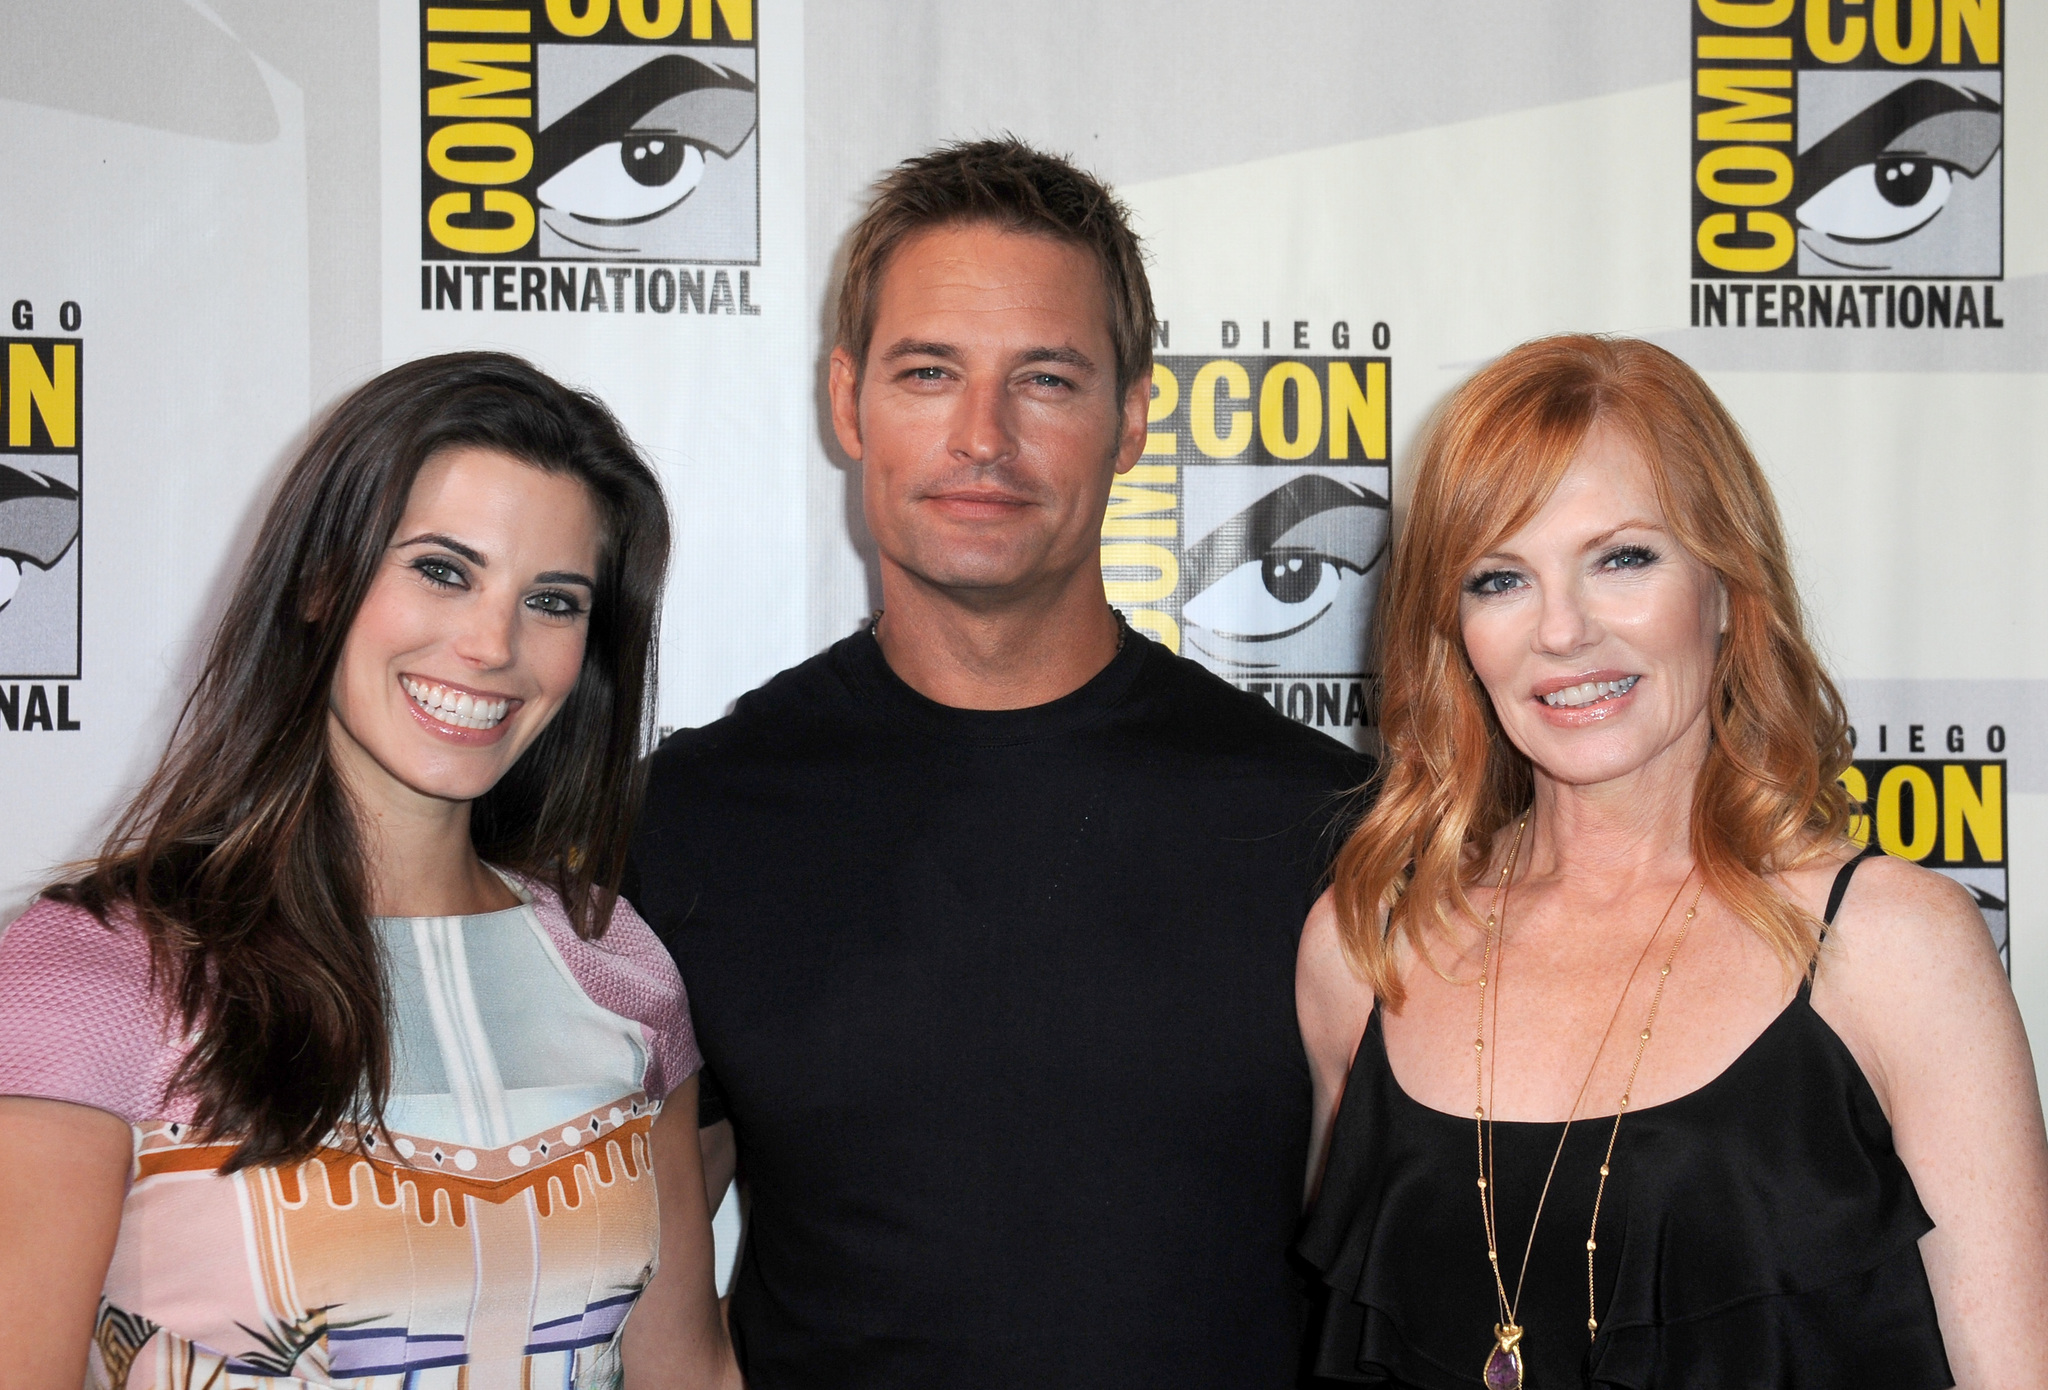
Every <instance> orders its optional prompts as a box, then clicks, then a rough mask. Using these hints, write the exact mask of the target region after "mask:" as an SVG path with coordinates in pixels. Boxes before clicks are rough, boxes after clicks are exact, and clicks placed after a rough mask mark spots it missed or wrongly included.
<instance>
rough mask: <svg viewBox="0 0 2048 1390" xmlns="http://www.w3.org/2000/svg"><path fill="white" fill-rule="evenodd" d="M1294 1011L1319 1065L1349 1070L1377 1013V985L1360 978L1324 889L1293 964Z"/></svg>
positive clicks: (1331, 896)
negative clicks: (1354, 1052) (1367, 1024)
mask: <svg viewBox="0 0 2048 1390" xmlns="http://www.w3.org/2000/svg"><path fill="white" fill-rule="evenodd" d="M1294 997H1295V1011H1296V1013H1297V1014H1298V1015H1299V1017H1300V1020H1301V1037H1302V1042H1303V1044H1304V1045H1305V1046H1306V1047H1307V1048H1308V1050H1309V1053H1310V1056H1311V1058H1312V1059H1313V1060H1315V1061H1317V1062H1318V1063H1325V1062H1327V1063H1333V1064H1335V1065H1337V1066H1339V1067H1342V1068H1348V1067H1349V1066H1350V1063H1351V1053H1352V1050H1353V1049H1354V1048H1356V1047H1357V1046H1358V1039H1359V1035H1360V1034H1362V1033H1363V1032H1364V1031H1365V1021H1366V1019H1367V1018H1368V1017H1370V1016H1371V1014H1372V1005H1373V996H1372V987H1371V986H1370V985H1368V984H1367V983H1366V982H1365V980H1364V979H1363V978H1362V977H1360V975H1359V974H1358V971H1357V970H1356V969H1355V968H1354V967H1353V966H1352V964H1351V957H1350V956H1349V955H1348V954H1347V953H1346V952H1345V950H1344V937H1343V932H1342V929H1341V926H1340V924H1339V921H1338V917H1337V903H1336V898H1335V896H1334V894H1333V893H1331V892H1329V891H1327V890H1326V891H1325V892H1324V893H1323V895H1322V896H1321V897H1320V898H1318V899H1316V905H1315V906H1314V907H1313V908H1311V909H1309V914H1308V920H1307V921H1306V922H1305V923H1303V924H1302V928H1301V948H1300V951H1299V952H1298V953H1297V955H1296V956H1295V963H1294Z"/></svg>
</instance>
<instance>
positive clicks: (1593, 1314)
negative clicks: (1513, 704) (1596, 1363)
mask: <svg viewBox="0 0 2048 1390" xmlns="http://www.w3.org/2000/svg"><path fill="white" fill-rule="evenodd" d="M1528 824H1529V822H1528V819H1527V818H1526V817H1524V818H1523V820H1522V822H1521V824H1520V825H1518V826H1516V827H1515V843H1514V847H1513V848H1512V849H1511V850H1509V852H1508V862H1507V864H1506V866H1505V867H1503V868H1502V869H1501V875H1500V879H1499V881H1498V882H1497V883H1495V885H1494V890H1493V904H1492V909H1491V910H1490V911H1489V912H1488V913H1487V916H1486V943H1485V946H1484V948H1483V951H1482V954H1481V956H1480V966H1479V1020H1478V1023H1477V1024H1476V1026H1475V1027H1474V1030H1473V1031H1474V1036H1473V1039H1472V1055H1473V1061H1472V1070H1473V1079H1472V1088H1473V1102H1474V1103H1473V1109H1472V1116H1473V1129H1474V1131H1475V1135H1476V1138H1477V1142H1478V1147H1479V1214H1480V1218H1481V1220H1482V1221H1483V1222H1484V1224H1485V1229H1486V1259H1487V1263H1488V1264H1489V1265H1490V1266H1491V1267H1492V1269H1493V1287H1494V1294H1495V1297H1496V1299H1497V1301H1498V1303H1499V1305H1500V1314H1501V1320H1500V1321H1499V1322H1498V1323H1495V1324H1494V1328H1493V1342H1494V1345H1493V1350H1491V1351H1490V1352H1488V1353H1487V1356H1486V1368H1485V1371H1484V1372H1483V1374H1482V1376H1481V1379H1482V1381H1483V1382H1484V1384H1485V1385H1486V1387H1487V1390H1521V1386H1522V1347H1521V1343H1522V1332H1523V1329H1522V1328H1521V1326H1520V1325H1519V1324H1518V1323H1517V1322H1516V1321H1515V1311H1516V1309H1518V1308H1519V1307H1520V1306H1521V1302H1522V1286H1523V1284H1524V1283H1525V1282H1526V1281H1527V1280H1528V1277H1529V1254H1530V1252H1531V1251H1532V1250H1534V1249H1535V1248H1536V1226H1537V1223H1538V1222H1540V1221H1541V1220H1542V1219H1543V1203H1544V1202H1545V1200H1546V1199H1548V1197H1549V1196H1550V1183H1551V1179H1553V1178H1554V1177H1556V1176H1557V1164H1558V1160H1559V1159H1560V1158H1562V1157H1563V1156H1564V1143H1565V1140H1566V1138H1568V1137H1569V1136H1570V1134H1571V1132H1572V1120H1573V1117H1574V1116H1576V1115H1577V1114H1578V1112H1579V1106H1580V1104H1581V1103H1582V1102H1583V1101H1584V1100H1585V1098H1586V1090H1587V1088H1588V1087H1589V1086H1591V1085H1592V1084H1593V1072H1594V1071H1595V1070H1596V1069H1597V1068H1598V1067H1599V1065H1600V1054H1601V1053H1602V1052H1604V1051H1606V1049H1607V1039H1608V1038H1609V1037H1611V1036H1612V1035H1613V1033H1614V1025H1615V1024H1616V1023H1617V1022H1619V1021H1620V1019H1621V1010H1622V1006H1623V1005H1625V1004H1626V1003H1627V1002H1628V994H1629V990H1630V989H1631V988H1633V987H1634V985H1635V982H1636V976H1637V974H1638V973H1640V972H1641V970H1642V968H1643V962H1644V961H1645V960H1646V959H1648V958H1649V954H1650V947H1651V946H1653V945H1654V944H1656V940H1657V937H1658V936H1659V935H1660V934H1661V933H1662V932H1663V930H1664V924H1665V922H1667V921H1669V920H1670V918H1671V910H1672V909H1673V908H1675V907H1677V906H1678V899H1679V897H1680V896H1681V895H1682V894H1683V893H1684V892H1685V885H1686V882H1687V881H1688V880H1690V879H1691V878H1692V874H1691V872H1690V871H1688V872H1687V873H1686V876H1685V878H1684V879H1681V880H1679V884H1678V889H1677V891H1676V892H1674V893H1673V894H1672V895H1671V901H1670V902H1669V903H1668V904H1666V905H1665V908H1664V914H1663V916H1661V917H1659V918H1658V919H1657V926H1656V929H1655V930H1653V931H1652V932H1651V933H1650V936H1649V940H1647V941H1645V942H1644V943H1643V949H1642V951H1641V952H1640V953H1639V954H1638V955H1637V956H1636V963H1635V965H1634V966H1632V967H1631V968H1630V970H1629V972H1628V979H1627V980H1626V981H1625V982H1623V984H1622V987H1621V997H1620V998H1619V999H1617V1000H1616V1001H1615V1004H1614V1013H1613V1015H1612V1016H1611V1017H1610V1018H1609V1019H1608V1020H1607V1029H1606V1031H1605V1032H1603V1033H1602V1034H1601V1035H1600V1046H1599V1047H1597V1048H1595V1049H1594V1051H1593V1061H1592V1064H1591V1065H1590V1066H1588V1067H1587V1068H1586V1079H1585V1080H1584V1081H1582V1082H1580V1083H1579V1092H1578V1094H1577V1095H1576V1096H1574V1097H1573V1099H1572V1108H1571V1112H1570V1113H1569V1114H1567V1115H1566V1116H1565V1123H1564V1130H1563V1132H1562V1133H1560V1134H1559V1135H1558V1137H1557V1149H1556V1151H1555V1152H1553V1153H1552V1154H1551V1156H1550V1170H1549V1171H1548V1172H1546V1173H1545V1174H1544V1175H1543V1189H1542V1191H1541V1192H1539V1193H1538V1194H1537V1197H1536V1214H1535V1215H1534V1216H1533V1217H1531V1218H1530V1220H1529V1240H1528V1243H1527V1244H1526V1245H1524V1246H1523V1248H1522V1268H1521V1272H1520V1273H1519V1274H1518V1275H1517V1276H1516V1278H1515V1296H1514V1297H1513V1298H1509V1297H1508V1291H1507V1285H1506V1283H1505V1282H1504V1281H1503V1280H1502V1279H1501V1274H1500V1242H1499V1240H1498V1239H1497V1238H1496V1236H1495V1225H1494V1215H1493V1181H1492V1179H1493V1176H1494V1171H1495V1170H1494V1165H1493V1122H1492V1121H1491V1120H1489V1119H1487V1116H1486V1079H1485V1054H1486V985H1487V979H1488V976H1489V975H1491V976H1492V978H1493V984H1494V994H1495V996H1496V998H1495V1000H1494V1011H1493V1018H1494V1033H1495V1036H1496V1038H1498V1036H1499V1031H1500V1000H1499V998H1498V995H1499V993H1500V973H1499V972H1500V963H1501V961H1502V960H1504V959H1505V957H1506V941H1505V938H1504V937H1503V939H1502V941H1501V944H1500V946H1499V948H1498V949H1496V947H1495V944H1494V941H1495V936H1496V934H1497V933H1499V932H1500V922H1501V920H1502V914H1501V911H1500V908H1501V903H1502V901H1503V899H1504V896H1505V893H1506V889H1507V885H1508V878H1509V875H1510V874H1512V873H1513V871H1514V867H1515V860H1516V859H1517V857H1519V855H1520V853H1521V849H1522V834H1523V831H1525V830H1526V829H1527V828H1528ZM1706 888H1707V885H1706V881H1705V880H1704V879H1702V880H1701V881H1700V886H1699V889H1698V891H1696V892H1695V893H1694V894H1693V897H1692V906H1691V907H1690V908H1688V909H1687V910H1686V914H1685V921H1684V922H1683V923H1682V924H1681V925H1680V926H1679V929H1678V937H1677V939H1676V940H1675V941H1673V942H1672V943H1671V952H1670V954H1669V955H1668V956H1666V957H1665V960H1664V968H1663V969H1662V970H1661V971H1660V972H1659V973H1658V976H1657V988H1656V990H1655V992H1654V993H1652V994H1651V996H1650V1010H1649V1013H1648V1015H1647V1016H1646V1017H1645V1018H1644V1019H1643V1026H1642V1029H1641V1031H1640V1033H1639V1034H1638V1035H1637V1038H1636V1055H1635V1059H1634V1060H1633V1061H1632V1062H1631V1063H1630V1064H1629V1069H1628V1080H1627V1081H1626V1082H1624V1083H1623V1085H1622V1092H1621V1105H1620V1108H1619V1109H1617V1110H1616V1111H1615V1112H1614V1127H1613V1128H1612V1129H1611V1130H1609V1131H1608V1134H1607V1152H1606V1154H1605V1155H1604V1156H1603V1157H1602V1158H1601V1160H1600V1181H1599V1185H1598V1186H1597V1187H1596V1188H1595V1189H1594V1191H1593V1223H1592V1226H1591V1227H1590V1228H1589V1229H1588V1230H1587V1232H1586V1335H1587V1338H1588V1339H1589V1340H1590V1339H1591V1338H1592V1336H1593V1335H1594V1334H1595V1333H1597V1332H1598V1331H1599V1330H1600V1321H1599V1313H1598V1307H1597V1297H1596V1295H1595V1293H1594V1288H1593V1252H1594V1251H1595V1250H1596V1249H1597V1248H1598V1237H1599V1233H1600V1204H1601V1201H1602V1199H1603V1198H1605V1196H1606V1195H1607V1178H1608V1175H1609V1173H1610V1171H1611V1170H1612V1167H1613V1163H1614V1143H1615V1140H1616V1139H1617V1138H1618V1137H1619V1136H1620V1134H1621V1117H1622V1115H1623V1114H1625V1113H1626V1112H1627V1111H1628V1107H1629V1102H1630V1099H1631V1095H1632V1093H1633V1091H1634V1090H1635V1084H1636V1073H1637V1071H1638V1070H1640V1068H1641V1067H1642V1065H1643V1052H1644V1051H1645V1050H1646V1049H1647V1048H1648V1047H1649V1045H1650V1033H1651V1030H1652V1029H1653V1028H1654V1027H1655V1025H1656V1022H1657V1008H1658V1006H1659V1005H1660V1004H1661V1003H1662V1002H1663V999H1664V983H1665V981H1666V980H1668V979H1669V978H1670V976H1671V966H1672V963H1673V962H1674V961H1676V960H1677V959H1678V949H1679V947H1681V946H1683V945H1684V944H1685V937H1686V933H1687V932H1689V931H1691V930H1692V923H1693V919H1694V918H1695V917H1697V916H1698V915H1699V910H1700V896H1701V894H1703V893H1705V892H1706Z"/></svg>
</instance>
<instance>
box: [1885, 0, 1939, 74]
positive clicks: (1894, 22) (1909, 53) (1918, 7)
mask: <svg viewBox="0 0 2048 1390" xmlns="http://www.w3.org/2000/svg"><path fill="white" fill-rule="evenodd" d="M1873 4H1874V5H1875V10H1874V12H1873V13H1872V14H1871V16H1870V36H1871V37H1872V38H1873V39H1875V40H1876V41H1877V53H1878V56H1879V57H1880V58H1883V59H1884V60H1885V61H1886V62H1887V63H1904V64H1911V63H1917V62H1919V61H1920V60H1921V59H1922V58H1925V57H1926V56H1927V55H1928V54H1930V53H1932V52H1933V51H1934V0H1913V11H1912V15H1913V18H1912V23H1913V37H1912V39H1911V40H1910V41H1909V42H1907V43H1900V42H1899V0H1873Z"/></svg>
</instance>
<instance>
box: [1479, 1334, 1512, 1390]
mask: <svg viewBox="0 0 2048 1390" xmlns="http://www.w3.org/2000/svg"><path fill="white" fill-rule="evenodd" d="M1480 1379H1481V1380H1483V1381H1485V1383H1486V1390H1522V1329H1521V1328H1519V1327H1516V1326H1515V1325H1514V1324H1513V1323H1509V1324H1507V1326H1505V1327H1503V1326H1500V1325H1499V1324H1495V1326H1494V1329H1493V1350H1492V1351H1490V1352H1488V1353H1487V1355H1486V1372H1485V1374H1484V1375H1482V1376H1481V1377H1480Z"/></svg>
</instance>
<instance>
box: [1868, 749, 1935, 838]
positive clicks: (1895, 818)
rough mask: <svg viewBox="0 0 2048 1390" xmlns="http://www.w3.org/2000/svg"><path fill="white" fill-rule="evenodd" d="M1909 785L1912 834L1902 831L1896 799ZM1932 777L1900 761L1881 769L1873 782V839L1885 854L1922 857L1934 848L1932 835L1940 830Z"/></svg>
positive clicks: (1924, 771) (1923, 770) (1922, 770)
mask: <svg viewBox="0 0 2048 1390" xmlns="http://www.w3.org/2000/svg"><path fill="white" fill-rule="evenodd" d="M1908 787H1911V788H1912V789H1913V838H1912V839H1910V840H1908V839H1906V838H1904V836H1903V834H1902V829H1903V827H1902V825H1901V814H1900V807H1899V800H1900V798H1901V797H1903V796H1904V795H1905V790H1906V788H1908ZM1936 804H1937V803H1936V802H1935V799H1934V779H1933V778H1932V777H1930V776H1928V775H1927V772H1926V770H1925V769H1924V768H1918V767H1915V766H1913V765H1912V764H1911V763H1901V764H1899V765H1898V766H1897V767H1895V768H1893V769H1892V770H1891V771H1889V772H1887V773H1885V775H1884V780H1883V781H1881V782H1879V783H1878V784H1877V842H1878V844H1880V845H1882V846H1883V847H1884V852H1885V853H1886V854H1894V855H1897V856H1898V857H1899V858H1901V859H1911V860H1915V861H1918V860H1921V859H1925V858H1926V857H1927V856H1928V854H1929V853H1930V852H1931V851H1932V850H1933V849H1934V837H1935V836H1936V835H1938V834H1940V833H1941V822H1940V820H1939V818H1938V817H1937V816H1936V814H1935V806H1936Z"/></svg>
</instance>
